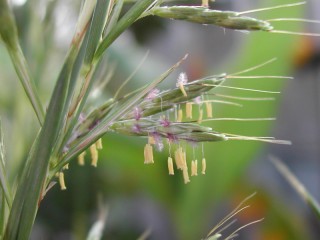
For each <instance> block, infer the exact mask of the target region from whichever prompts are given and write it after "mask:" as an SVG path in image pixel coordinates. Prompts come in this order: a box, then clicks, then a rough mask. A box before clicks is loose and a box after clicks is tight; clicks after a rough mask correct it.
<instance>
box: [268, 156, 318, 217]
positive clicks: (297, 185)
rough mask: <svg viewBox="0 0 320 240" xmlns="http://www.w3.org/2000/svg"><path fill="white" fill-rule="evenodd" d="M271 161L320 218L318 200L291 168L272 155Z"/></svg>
mask: <svg viewBox="0 0 320 240" xmlns="http://www.w3.org/2000/svg"><path fill="white" fill-rule="evenodd" d="M270 161H271V162H272V163H273V165H274V166H275V167H276V169H277V170H278V171H279V172H280V174H281V175H282V176H283V177H284V178H285V179H286V180H287V181H288V183H289V184H290V185H291V186H292V187H293V188H294V189H295V190H296V191H297V193H298V194H299V195H300V197H301V198H302V199H303V200H304V201H305V202H306V203H307V204H308V205H309V207H310V208H311V209H312V211H313V212H314V214H315V215H316V216H317V217H318V219H319V220H320V205H319V203H318V202H317V200H316V199H315V198H314V197H313V196H312V195H311V194H310V193H309V192H308V190H307V189H306V188H305V186H304V185H303V184H302V183H301V182H300V181H299V180H298V178H297V177H296V176H295V175H294V174H293V173H292V172H291V171H290V169H289V168H288V167H287V166H286V165H285V164H284V163H282V162H281V161H280V160H279V159H278V158H276V157H274V156H271V157H270Z"/></svg>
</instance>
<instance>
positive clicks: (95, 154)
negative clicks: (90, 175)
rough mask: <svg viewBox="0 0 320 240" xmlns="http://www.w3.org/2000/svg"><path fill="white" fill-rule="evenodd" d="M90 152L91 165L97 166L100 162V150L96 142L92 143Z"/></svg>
mask: <svg viewBox="0 0 320 240" xmlns="http://www.w3.org/2000/svg"><path fill="white" fill-rule="evenodd" d="M90 154H91V165H92V166H94V167H97V163H98V150H97V146H96V144H95V143H94V144H92V145H91V146H90Z"/></svg>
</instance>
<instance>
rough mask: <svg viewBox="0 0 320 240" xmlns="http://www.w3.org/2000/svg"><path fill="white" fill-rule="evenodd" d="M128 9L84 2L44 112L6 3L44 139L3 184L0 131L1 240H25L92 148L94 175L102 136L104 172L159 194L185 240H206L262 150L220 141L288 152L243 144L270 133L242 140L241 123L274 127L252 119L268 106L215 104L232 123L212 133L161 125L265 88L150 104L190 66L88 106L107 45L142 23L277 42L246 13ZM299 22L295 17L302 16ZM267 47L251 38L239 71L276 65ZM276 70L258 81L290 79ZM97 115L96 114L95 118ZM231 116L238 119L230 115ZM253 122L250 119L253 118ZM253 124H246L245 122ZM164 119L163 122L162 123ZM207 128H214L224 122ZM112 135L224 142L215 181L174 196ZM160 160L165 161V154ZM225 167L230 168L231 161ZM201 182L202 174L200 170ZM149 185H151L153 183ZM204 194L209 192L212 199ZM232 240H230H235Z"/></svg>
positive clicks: (105, 1)
mask: <svg viewBox="0 0 320 240" xmlns="http://www.w3.org/2000/svg"><path fill="white" fill-rule="evenodd" d="M30 2H31V1H30ZM30 2H29V3H28V4H30V5H32V4H34V2H31V3H30ZM128 2H130V1H125V0H118V1H116V0H97V1H92V0H86V1H84V3H83V5H82V9H81V12H80V14H79V18H78V22H77V25H76V28H75V32H74V34H73V37H72V40H71V44H70V47H69V49H68V52H67V54H66V56H65V60H64V62H63V64H62V65H61V66H60V67H59V68H61V70H60V73H59V74H58V75H57V76H55V77H56V82H55V87H54V88H53V92H52V94H51V97H50V99H49V104H48V107H46V108H44V107H43V106H44V105H45V104H43V103H41V101H40V97H39V92H40V91H39V92H38V90H37V89H36V87H35V86H36V80H37V79H39V80H41V77H40V76H41V74H38V73H36V74H35V76H32V75H31V74H30V70H29V67H28V64H27V60H26V57H25V55H24V53H23V51H22V50H21V46H20V43H19V40H18V32H17V26H16V22H15V19H14V17H13V13H12V11H11V9H10V8H9V6H8V2H7V1H6V0H0V36H1V39H2V41H3V43H4V45H5V47H6V49H7V51H8V53H9V56H10V58H11V61H12V64H13V66H14V68H15V71H16V74H17V76H18V78H19V80H20V81H21V83H22V85H23V87H24V91H25V93H26V94H27V96H28V99H29V101H30V103H31V105H32V107H33V109H34V111H35V113H36V116H37V118H38V121H39V123H40V125H41V126H40V129H38V131H35V132H38V134H37V135H36V136H35V138H34V141H33V145H32V147H31V148H30V150H29V153H28V155H27V157H26V160H25V161H21V162H20V166H21V174H20V176H19V177H12V178H9V177H8V174H7V172H10V171H9V170H7V169H8V168H7V165H6V159H5V154H4V144H3V142H4V141H3V139H2V137H3V133H2V130H0V138H1V139H0V140H1V141H0V174H1V175H0V183H1V189H0V203H1V205H0V206H1V207H0V222H1V225H0V236H3V234H5V235H4V239H29V237H30V234H31V231H32V227H33V224H34V221H35V218H36V215H37V211H38V208H39V206H40V204H41V203H42V200H43V198H44V197H45V195H46V193H47V192H48V191H49V190H50V189H51V187H52V186H53V185H54V179H55V177H56V176H57V175H58V180H59V182H60V184H61V189H65V186H64V179H63V176H64V175H63V171H65V170H66V169H67V168H68V164H69V163H71V162H72V160H74V158H75V157H77V156H78V155H79V154H81V153H83V152H85V151H86V150H87V149H88V148H89V149H90V152H91V155H92V158H93V160H92V163H91V164H92V165H94V166H95V165H96V163H97V160H98V151H97V148H100V147H99V146H98V143H97V141H98V140H99V139H100V138H101V137H103V136H104V135H105V134H106V133H110V135H111V136H112V139H110V138H108V137H107V138H106V141H107V146H111V149H108V150H107V152H106V153H105V154H106V155H109V156H111V157H112V158H114V159H115V160H116V161H115V162H114V163H105V162H103V163H102V164H101V165H102V166H101V167H102V169H104V170H105V169H109V168H110V169H112V167H115V166H116V168H117V167H118V168H120V169H123V171H124V173H131V174H133V175H135V176H138V177H137V179H138V180H137V181H138V182H142V186H143V188H144V189H147V190H148V191H149V192H150V193H152V194H154V196H156V197H157V199H159V201H161V202H162V203H164V205H167V207H168V208H170V209H171V210H172V212H174V213H173V215H174V220H173V221H174V224H175V226H176V228H177V229H178V231H179V235H180V236H181V238H182V239H188V238H189V239H190V238H197V236H200V235H201V234H200V233H201V232H204V231H203V227H204V226H205V223H206V222H205V220H204V219H206V218H205V217H204V216H206V212H207V208H208V205H209V203H211V202H212V201H218V200H220V199H221V198H222V196H223V194H225V192H226V191H227V189H229V186H230V185H231V184H232V182H234V180H235V179H236V177H237V176H238V175H239V174H240V173H241V172H242V171H243V169H244V168H245V167H246V166H247V164H248V163H249V161H250V159H251V157H252V155H253V154H254V152H255V151H257V149H258V148H257V147H258V145H257V144H251V145H247V144H246V143H241V144H239V143H237V144H235V143H233V142H228V143H225V142H224V141H226V140H254V141H256V140H259V141H266V142H275V143H287V142H282V141H276V140H273V139H270V138H264V137H247V136H243V135H251V136H255V135H260V134H261V136H263V135H265V134H266V132H267V129H268V127H269V125H268V124H262V125H261V124H260V123H259V124H258V123H255V122H250V123H249V124H250V125H247V127H246V128H245V130H246V131H244V132H241V130H240V129H241V127H239V122H238V121H239V120H241V121H242V120H246V121H247V120H250V119H251V120H259V121H260V120H270V118H261V117H260V118H254V117H256V116H265V115H268V116H269V115H270V114H272V113H273V109H274V108H275V104H276V103H270V102H263V104H262V106H260V107H259V108H257V107H256V103H254V102H253V101H252V102H249V103H248V106H247V109H248V110H247V111H246V112H244V111H242V110H234V109H232V110H230V109H231V107H234V106H235V105H239V104H238V103H234V102H228V101H226V100H223V101H222V100H216V101H218V102H219V101H220V103H221V102H222V103H224V104H225V105H223V107H215V114H217V116H228V117H225V118H221V120H223V119H224V120H227V119H228V120H230V119H231V120H234V121H221V122H219V121H214V123H213V121H212V122H210V123H207V122H206V124H205V125H206V126H203V125H200V124H201V121H202V118H201V119H200V117H199V118H198V119H197V120H195V118H191V119H189V120H186V119H184V120H183V121H181V120H179V121H177V119H174V120H171V119H170V118H167V117H166V116H165V117H163V116H160V115H161V114H167V115H168V116H169V114H170V112H169V110H175V111H176V110H177V106H178V108H179V109H180V105H181V106H182V105H184V104H185V103H190V102H191V101H193V102H192V103H191V104H199V106H200V107H201V106H202V105H201V104H203V103H205V101H202V102H201V99H200V103H197V101H199V100H198V99H197V100H194V99H196V98H198V97H200V98H201V97H203V96H205V95H206V94H208V95H209V91H212V92H211V93H212V96H213V97H219V95H218V94H217V91H216V90H217V89H218V90H219V91H220V90H221V92H222V94H221V95H220V97H222V96H223V94H224V93H225V92H227V91H230V92H229V93H228V92H227V94H226V95H225V96H233V94H234V91H235V90H236V88H238V89H240V88H241V89H247V88H248V86H250V88H254V89H261V86H262V84H261V83H260V82H259V83H257V82H256V81H255V82H252V81H251V80H246V81H241V82H240V81H239V82H235V83H232V84H231V85H232V86H233V87H234V89H232V87H230V88H228V86H222V84H225V83H228V82H231V81H233V79H232V77H237V76H232V74H231V75H228V74H221V75H212V76H209V77H206V78H201V79H198V80H195V81H193V82H190V83H185V82H178V83H177V86H176V87H173V88H171V89H168V90H163V91H159V92H157V93H156V94H155V96H153V97H151V98H149V94H150V93H151V92H152V91H153V90H155V88H156V87H158V85H159V84H160V83H161V82H163V81H164V80H165V79H166V78H168V77H169V75H170V74H171V73H172V72H173V71H174V70H176V69H177V68H178V67H179V66H180V65H181V63H182V62H183V61H184V60H185V59H186V56H185V57H184V58H182V59H181V60H180V61H178V62H177V63H176V64H175V65H173V66H172V67H170V68H169V69H168V70H167V71H165V72H164V73H163V74H162V75H160V76H158V77H155V79H154V80H153V81H148V82H149V83H148V84H146V85H145V86H143V87H141V88H138V87H137V88H136V89H134V90H133V91H132V92H131V93H129V94H126V95H123V96H118V93H119V92H118V91H117V92H116V94H115V96H114V98H109V99H108V100H104V103H103V104H102V105H100V106H99V105H98V104H97V103H94V104H90V101H89V97H90V94H92V92H93V90H94V87H95V86H96V84H97V83H98V75H99V74H101V73H105V72H108V71H111V70H110V69H107V70H106V71H103V65H104V63H105V53H106V52H108V50H110V46H111V44H112V43H113V42H114V41H115V40H116V39H117V38H118V37H119V36H120V35H121V34H122V33H123V32H124V31H125V30H127V29H128V28H129V27H130V26H131V25H132V24H134V23H135V22H136V21H137V20H139V19H141V18H143V17H146V16H150V15H157V16H160V17H164V18H174V19H180V20H187V21H192V22H196V23H205V24H208V23H210V24H215V25H218V26H222V27H225V28H232V29H236V30H244V29H245V30H248V31H254V30H262V31H266V32H265V33H260V34H271V33H272V32H275V31H273V27H272V26H271V25H270V23H269V22H268V21H263V20H259V19H258V18H257V19H256V18H251V17H246V16H242V15H243V13H238V12H231V11H215V10H209V9H207V8H205V7H195V6H175V7H165V6H160V3H165V2H167V1H154V0H139V1H133V2H134V4H133V5H129V7H128V5H127V4H128ZM293 5H294V4H293ZM295 5H297V4H295ZM124 6H125V7H127V8H128V9H127V11H125V10H124V9H123V8H124ZM285 6H290V5H285ZM54 8H55V5H54V4H52V5H51V4H50V5H48V7H47V15H46V16H45V18H44V25H45V26H47V27H48V26H49V25H50V19H51V18H52V14H53V11H54ZM285 10H286V8H285ZM259 11H260V10H259ZM297 13H298V14H299V12H298V10H297ZM281 14H283V12H281ZM268 16H269V15H268ZM261 19H266V17H262V16H261ZM44 28H45V27H44ZM51 34H52V33H51ZM44 39H46V37H44ZM268 39H269V38H268ZM268 39H267V38H266V37H265V35H254V36H253V37H252V38H251V39H250V40H249V42H248V43H247V45H246V46H245V47H244V48H243V52H244V53H245V54H243V56H244V57H242V61H240V60H239V62H242V64H243V66H246V67H248V66H255V65H256V63H257V62H263V61H265V59H270V58H272V57H273V56H267V54H266V52H265V51H263V50H264V47H266V46H267V45H268V44H269V40H268ZM46 40H48V39H46ZM257 42H259V44H260V48H258V50H257V48H256V47H255V45H256V43H257ZM292 43H293V39H292V38H290V39H289V38H281V39H280V38H279V39H277V44H275V45H274V46H273V47H274V51H277V52H280V50H281V52H282V54H283V56H285V55H288V54H289V52H290V51H291V49H292V45H293V44H292ZM44 45H45V48H44V49H43V51H48V52H49V50H50V45H49V43H46V44H44ZM268 54H273V53H268ZM41 56H42V57H43V58H49V57H50V54H47V53H42V55H41ZM249 56H250V58H249ZM40 59H41V57H40ZM280 62H281V64H279V65H278V66H276V67H274V66H272V70H271V67H269V66H267V67H266V68H265V71H266V72H267V73H268V74H260V73H259V74H257V75H269V72H277V73H278V74H279V75H286V70H287V68H288V63H286V62H285V61H280ZM243 66H241V67H243ZM57 69H58V68H57ZM39 71H41V70H39ZM53 75H54V74H53ZM255 85H256V86H255ZM280 85H281V84H279V82H278V81H266V82H265V83H264V84H263V87H264V88H265V89H267V90H265V91H263V90H262V91H260V92H259V91H253V93H252V97H250V99H254V98H257V99H258V98H265V99H266V97H261V95H260V94H264V93H268V92H269V93H270V91H268V89H272V90H274V89H276V90H277V89H278V88H280V87H281V86H280ZM100 90H101V89H100ZM236 99H237V100H240V101H241V99H242V100H244V99H245V98H244V96H239V97H238V98H237V97H236ZM226 104H229V105H230V106H227V105H226ZM181 108H182V107H181ZM43 109H46V111H45V112H44V110H43ZM91 109H93V110H92V111H89V110H91ZM135 109H138V112H135V111H136V110H135ZM230 111H232V113H233V114H234V115H228V114H229V112H230ZM84 113H86V116H84V117H83V114H84ZM253 113H254V114H253ZM201 114H202V112H201V111H199V112H198V115H201ZM251 114H252V116H254V117H251ZM171 115H172V114H171ZM248 115H250V117H249V118H248ZM229 116H230V117H229ZM159 117H161V118H160V120H159ZM211 120H218V118H213V119H211ZM251 120H250V121H251ZM0 127H1V126H0ZM226 129H227V130H226ZM111 132H116V133H122V134H125V135H130V136H134V137H139V136H140V137H141V136H142V137H150V136H153V137H155V138H160V139H161V143H162V139H166V140H167V139H168V142H169V144H168V146H169V148H171V147H178V146H179V148H180V144H183V145H187V144H185V143H193V144H194V143H198V142H220V143H214V144H215V145H214V146H212V147H211V145H210V149H208V150H207V151H206V152H205V154H206V155H207V156H212V155H213V156H215V158H216V159H217V160H215V161H213V160H212V159H211V158H210V159H208V158H207V159H208V160H209V161H208V168H209V169H211V170H210V173H208V174H207V175H205V176H201V177H199V178H195V179H194V180H193V181H194V182H193V184H192V185H190V186H188V187H187V188H185V187H182V186H181V185H180V184H181V183H180V182H178V183H176V185H174V186H172V185H171V184H170V182H171V179H169V178H168V177H167V176H166V175H167V174H163V168H164V167H163V165H162V166H160V165H158V166H155V167H154V168H153V169H152V170H150V169H149V168H146V167H145V168H144V167H143V166H141V165H139V164H137V162H136V161H135V160H136V159H138V158H141V159H142V158H143V157H142V154H141V156H140V155H139V154H140V152H138V151H137V150H136V148H135V147H132V146H131V145H134V144H135V141H136V140H133V141H134V143H133V142H132V141H131V140H123V139H122V138H121V139H120V138H119V137H117V136H113V135H112V134H111ZM34 134H35V133H34ZM156 141H157V140H156ZM124 142H125V143H127V144H128V146H125V151H123V148H124V147H123V143H124ZM129 143H130V144H129ZM211 144H213V143H211ZM171 145H172V146H171ZM205 147H206V146H205ZM185 149H186V150H185V151H186V152H189V153H190V151H192V149H191V148H189V147H185ZM230 149H232V151H230ZM169 151H170V150H169ZM102 153H104V152H102ZM170 154H171V152H170ZM184 154H185V152H184ZM203 154H204V153H203ZM158 156H159V157H160V158H164V156H162V155H161V154H159V155H158ZM225 159H227V160H228V161H225ZM184 161H185V162H184V163H183V164H182V169H181V170H182V172H183V176H184V178H185V182H188V181H186V178H189V177H188V176H187V177H186V176H185V173H186V172H188V167H187V162H186V159H184ZM112 164H113V165H112ZM178 168H179V167H178ZM141 169H143V170H145V174H141ZM215 169H218V171H215ZM192 171H194V170H192ZM203 172H205V171H204V170H203ZM109 173H110V172H109ZM139 173H140V174H139ZM179 173H180V172H178V174H179ZM14 174H15V172H14ZM187 174H188V173H187ZM151 178H153V179H154V180H153V181H150V179H151ZM11 179H13V180H11ZM179 180H180V179H179ZM11 189H13V190H11ZM208 189H211V190H210V191H208ZM172 195H175V198H176V199H175V200H174V201H171V199H170V197H171V196H172ZM189 216H192V218H193V227H192V228H191V227H190V225H189V221H190V217H189ZM102 219H103V221H102V220H101V219H99V220H98V221H97V224H100V225H99V229H98V230H97V231H96V232H95V229H93V230H94V231H93V235H89V239H99V238H100V235H101V233H102V231H103V226H101V222H103V224H104V218H102ZM100 220H101V221H100ZM99 221H100V222H99ZM234 234H235V233H233V234H231V235H230V236H231V237H234V236H235V235H234ZM209 235H210V234H209ZM90 236H93V237H92V238H91V237H90ZM218 237H219V235H217V234H214V235H213V236H211V237H208V239H210V240H211V239H217V238H218ZM231 237H230V238H231ZM227 239H228V237H227Z"/></svg>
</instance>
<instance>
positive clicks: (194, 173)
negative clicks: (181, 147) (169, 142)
mask: <svg viewBox="0 0 320 240" xmlns="http://www.w3.org/2000/svg"><path fill="white" fill-rule="evenodd" d="M191 176H198V160H193V161H192V162H191Z"/></svg>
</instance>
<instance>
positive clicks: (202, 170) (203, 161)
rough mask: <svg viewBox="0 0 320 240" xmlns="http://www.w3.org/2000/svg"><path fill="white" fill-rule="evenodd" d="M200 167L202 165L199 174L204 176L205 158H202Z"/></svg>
mask: <svg viewBox="0 0 320 240" xmlns="http://www.w3.org/2000/svg"><path fill="white" fill-rule="evenodd" d="M201 165H202V169H201V173H202V174H206V168H207V163H206V159H205V158H202V163H201Z"/></svg>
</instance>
